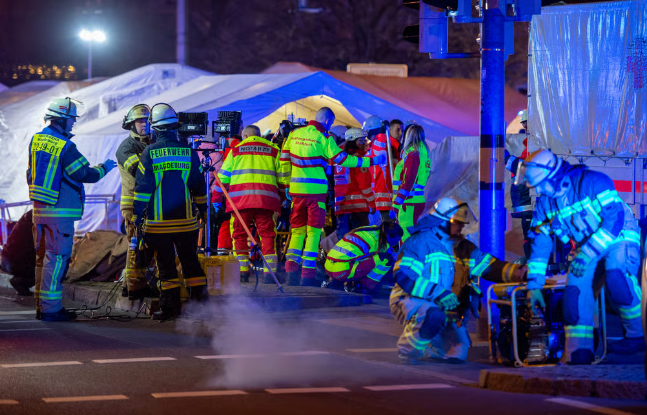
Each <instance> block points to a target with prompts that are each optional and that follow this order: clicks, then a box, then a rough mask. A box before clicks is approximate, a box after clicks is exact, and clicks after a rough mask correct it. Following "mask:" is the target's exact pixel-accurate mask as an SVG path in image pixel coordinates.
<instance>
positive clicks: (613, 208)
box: [517, 150, 645, 364]
mask: <svg viewBox="0 0 647 415" xmlns="http://www.w3.org/2000/svg"><path fill="white" fill-rule="evenodd" d="M517 178H518V179H519V181H518V182H517V183H519V182H525V183H526V186H528V187H530V188H535V190H536V191H537V194H538V195H539V196H538V197H537V200H536V204H535V211H534V212H533V216H532V222H531V224H530V233H529V235H528V236H529V238H530V240H531V252H530V259H529V260H528V266H529V272H528V289H529V291H528V298H529V300H530V303H531V306H532V307H531V308H532V309H534V305H535V304H536V303H539V304H542V305H543V303H544V300H543V297H542V294H541V291H540V290H541V288H542V287H543V285H544V282H545V279H546V267H547V265H546V264H547V262H548V258H549V256H550V253H551V251H552V248H553V242H552V238H551V236H550V235H551V233H552V234H554V235H555V236H557V237H558V238H560V239H561V240H562V242H568V241H569V240H574V241H575V242H576V255H575V258H574V259H573V262H572V263H571V265H570V268H569V271H568V280H567V282H566V290H565V291H564V307H563V310H564V324H565V326H566V327H565V328H566V350H565V353H564V356H563V357H562V359H563V361H564V362H566V363H569V364H589V363H591V362H592V361H593V359H594V355H593V349H594V341H593V325H594V316H595V312H596V302H595V295H596V291H597V290H599V287H601V286H602V285H604V287H605V288H606V290H607V291H608V293H609V294H610V297H611V301H612V302H613V303H614V305H615V306H616V307H617V309H618V311H619V313H620V317H621V318H622V324H623V326H624V329H625V337H624V338H623V339H622V340H618V341H616V342H613V343H610V344H609V351H610V352H611V353H618V354H632V353H636V352H639V351H643V350H645V341H644V339H643V330H642V324H641V320H640V298H641V290H640V286H639V285H638V280H637V277H636V276H637V274H638V267H639V266H640V228H639V227H638V222H637V221H636V219H635V218H634V216H633V213H632V212H631V210H630V209H629V206H627V205H626V204H625V203H624V202H623V201H622V199H620V196H618V193H617V192H616V190H615V187H614V184H613V181H612V180H611V179H610V178H609V177H608V176H607V175H605V174H603V173H600V172H596V171H592V170H589V169H588V167H587V166H583V165H575V166H573V165H571V164H569V163H568V162H567V161H565V160H562V159H561V158H559V157H557V156H556V155H555V154H553V153H551V152H550V151H549V150H537V151H535V152H534V153H532V154H530V155H529V156H528V158H526V160H525V161H524V162H523V165H522V169H521V172H520V174H519V175H518V176H517ZM598 270H599V271H602V270H603V272H596V271H598Z"/></svg>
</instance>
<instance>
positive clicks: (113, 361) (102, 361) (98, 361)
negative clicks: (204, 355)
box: [93, 357, 177, 363]
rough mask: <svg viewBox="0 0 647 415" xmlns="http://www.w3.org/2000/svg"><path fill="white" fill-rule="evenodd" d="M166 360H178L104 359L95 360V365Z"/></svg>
mask: <svg viewBox="0 0 647 415" xmlns="http://www.w3.org/2000/svg"><path fill="white" fill-rule="evenodd" d="M166 360H177V359H176V358H174V357H136V358H133V359H102V360H93V362H94V363H135V362H163V361H166Z"/></svg>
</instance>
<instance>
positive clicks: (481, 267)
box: [470, 254, 496, 277]
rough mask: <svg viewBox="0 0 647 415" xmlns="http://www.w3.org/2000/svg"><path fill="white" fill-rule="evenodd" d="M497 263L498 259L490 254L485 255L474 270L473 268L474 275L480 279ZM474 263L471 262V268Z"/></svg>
mask: <svg viewBox="0 0 647 415" xmlns="http://www.w3.org/2000/svg"><path fill="white" fill-rule="evenodd" d="M494 261H496V259H495V258H494V257H493V256H492V255H490V254H485V257H484V258H483V259H482V260H481V262H479V263H478V264H477V265H476V266H475V267H474V268H472V272H471V274H472V275H475V276H478V277H480V276H481V275H483V273H484V272H485V271H486V270H487V269H488V268H489V267H490V265H492V264H493V263H494ZM471 264H472V261H471V260H470V267H471Z"/></svg>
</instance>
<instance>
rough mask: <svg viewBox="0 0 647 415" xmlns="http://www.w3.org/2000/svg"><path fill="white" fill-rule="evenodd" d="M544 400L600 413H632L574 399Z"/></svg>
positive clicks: (623, 414) (609, 414)
mask: <svg viewBox="0 0 647 415" xmlns="http://www.w3.org/2000/svg"><path fill="white" fill-rule="evenodd" d="M546 401H547V402H553V403H559V404H562V405H567V406H572V407H574V408H580V409H586V410H588V411H592V412H599V413H601V414H607V415H633V414H632V413H631V412H624V411H619V410H617V409H613V408H605V407H604V406H597V405H593V404H590V403H586V402H581V401H576V400H574V399H566V398H550V399H546Z"/></svg>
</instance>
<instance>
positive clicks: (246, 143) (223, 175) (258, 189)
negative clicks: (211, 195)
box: [215, 137, 281, 212]
mask: <svg viewBox="0 0 647 415" xmlns="http://www.w3.org/2000/svg"><path fill="white" fill-rule="evenodd" d="M278 155H279V148H278V147H277V146H275V145H274V144H272V143H270V142H269V141H267V140H266V139H264V138H261V137H249V138H247V139H245V140H243V141H242V142H241V143H240V144H238V145H237V146H236V147H234V148H233V149H232V150H231V152H230V153H229V155H228V156H227V158H226V159H225V162H224V164H223V165H222V167H221V168H220V171H219V172H218V178H219V179H220V181H221V182H222V184H224V185H226V186H228V188H227V191H228V192H229V196H230V197H231V200H232V201H233V202H234V204H235V205H236V208H237V209H251V208H258V209H268V210H272V211H274V212H280V211H281V198H280V195H279V188H278V185H277V181H276V172H277V170H278V168H279V159H278ZM215 191H217V192H222V190H221V189H220V187H219V186H216V187H215ZM232 211H233V208H232V207H231V205H230V203H229V201H227V212H232Z"/></svg>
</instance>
